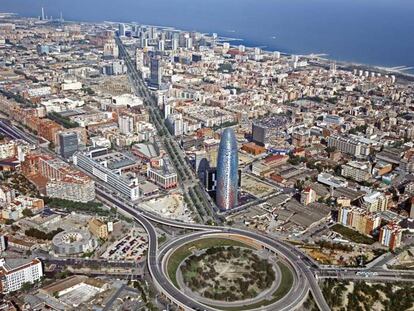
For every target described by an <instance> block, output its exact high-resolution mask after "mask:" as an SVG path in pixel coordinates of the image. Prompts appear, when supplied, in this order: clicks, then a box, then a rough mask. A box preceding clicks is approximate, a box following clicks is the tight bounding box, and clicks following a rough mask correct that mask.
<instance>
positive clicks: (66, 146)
mask: <svg viewBox="0 0 414 311" xmlns="http://www.w3.org/2000/svg"><path fill="white" fill-rule="evenodd" d="M78 149H79V140H78V135H77V134H76V133H71V132H65V133H60V134H59V153H60V155H61V156H62V157H64V158H65V159H68V158H70V157H71V156H73V154H74V153H75V152H76V151H78Z"/></svg>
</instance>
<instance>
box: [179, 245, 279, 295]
mask: <svg viewBox="0 0 414 311" xmlns="http://www.w3.org/2000/svg"><path fill="white" fill-rule="evenodd" d="M180 270H181V274H182V277H183V280H184V283H185V285H186V286H187V287H188V288H190V289H191V290H192V291H193V292H196V293H198V294H199V295H201V296H203V297H205V298H209V299H214V300H222V301H239V300H246V299H251V298H255V297H256V296H257V295H258V293H260V292H262V291H263V290H265V289H267V288H270V286H271V285H272V284H273V282H274V281H275V272H274V270H273V265H272V264H270V263H269V262H268V260H267V259H262V258H260V257H259V256H258V255H257V254H255V253H254V252H253V250H251V249H247V248H241V247H237V246H236V247H234V246H228V247H225V246H217V247H211V248H208V249H206V250H205V251H203V252H201V253H200V254H193V255H190V256H189V257H187V258H186V259H185V261H184V262H183V263H182V264H181V265H180Z"/></svg>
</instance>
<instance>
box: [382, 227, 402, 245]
mask: <svg viewBox="0 0 414 311" xmlns="http://www.w3.org/2000/svg"><path fill="white" fill-rule="evenodd" d="M401 236H402V230H401V227H400V226H399V225H397V224H395V223H389V224H387V225H385V226H384V227H382V228H381V230H380V236H379V241H380V243H381V244H382V245H384V246H387V247H389V248H390V249H391V250H394V249H396V248H397V247H400V245H401Z"/></svg>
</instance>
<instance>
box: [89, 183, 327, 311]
mask: <svg viewBox="0 0 414 311" xmlns="http://www.w3.org/2000/svg"><path fill="white" fill-rule="evenodd" d="M97 194H98V195H99V197H100V199H102V200H104V201H106V202H110V203H111V204H113V205H114V206H115V207H117V208H118V209H120V210H122V212H124V213H127V214H128V215H131V216H132V217H133V218H134V219H135V220H136V221H137V222H138V223H139V224H140V225H142V226H143V227H144V228H145V230H146V232H147V234H148V237H149V246H148V255H147V265H148V269H149V273H150V275H151V277H152V279H153V282H154V284H155V286H156V288H157V289H158V290H159V291H160V292H161V293H162V294H163V295H164V296H165V297H166V298H167V299H168V300H169V301H170V302H171V303H173V304H175V305H176V306H178V307H179V308H181V309H182V310H205V311H207V310H209V311H210V310H211V311H213V310H228V311H238V310H261V311H264V310H278V311H291V310H296V309H297V308H299V307H300V306H301V305H302V303H303V302H304V301H305V300H306V298H307V296H308V293H309V292H311V293H312V296H313V298H314V299H315V302H316V304H317V305H318V307H319V309H320V310H321V311H329V310H330V308H329V306H328V305H327V303H326V300H325V298H324V297H323V294H322V291H321V289H320V288H319V285H318V282H317V279H316V277H315V275H314V273H313V271H312V270H311V266H312V265H313V264H312V263H311V262H308V261H307V260H306V258H304V257H303V256H302V253H301V252H300V251H298V250H297V249H295V247H293V246H291V245H289V244H288V243H286V242H284V241H282V240H279V239H272V238H270V237H267V236H265V235H263V234H260V233H256V232H252V231H248V230H243V229H238V228H228V227H220V226H208V225H200V224H190V223H183V222H179V221H174V220H169V219H163V218H161V217H159V216H157V215H154V214H152V213H150V212H147V211H144V210H141V209H139V208H137V207H136V206H134V205H130V204H126V203H124V202H122V201H120V200H119V199H118V198H114V197H113V196H109V195H108V194H107V192H106V191H102V190H100V189H98V188H97ZM152 222H153V223H157V224H161V225H166V226H170V227H174V228H180V229H186V230H193V232H194V231H195V232H194V233H191V234H186V235H182V236H179V237H176V238H175V239H173V240H170V241H169V242H166V243H165V244H163V245H162V246H161V248H160V247H159V245H158V238H157V231H156V229H155V227H154V225H153V223H152ZM206 238H211V239H213V240H214V242H213V246H214V245H217V239H219V238H224V239H227V240H233V241H238V242H242V243H243V244H244V245H247V246H250V247H253V248H255V249H257V250H264V251H267V252H269V253H270V254H272V255H273V256H275V257H276V258H277V259H278V260H279V262H278V263H277V265H278V266H279V269H280V271H281V275H282V277H283V274H285V275H291V276H292V277H291V280H289V279H287V280H288V282H286V281H284V280H283V279H282V280H281V281H280V284H281V285H280V286H279V287H278V289H277V290H276V292H274V293H273V294H272V295H271V296H270V295H268V296H267V297H265V301H259V302H258V303H255V304H246V305H245V306H243V307H240V306H236V307H233V306H231V303H232V302H228V303H226V306H224V307H220V306H217V303H214V304H213V305H210V304H206V303H205V302H202V301H200V300H197V299H196V298H194V297H193V296H192V295H191V293H187V292H185V291H184V290H182V289H180V288H179V286H178V285H177V279H176V271H177V269H178V267H179V265H180V263H181V262H182V261H183V260H184V259H185V258H186V257H188V256H190V255H191V251H190V252H188V253H187V254H184V255H183V257H182V258H180V260H175V259H174V260H172V261H171V262H172V263H174V264H172V265H171V263H169V266H168V267H167V265H166V262H169V258H170V256H171V254H172V253H174V252H175V251H177V250H178V249H180V248H181V247H182V246H187V245H188V243H190V242H191V243H199V242H198V240H205V239H206ZM211 243H212V242H211V240H210V246H211ZM173 258H174V257H173ZM171 267H174V269H172V268H171ZM168 269H170V271H168ZM171 271H174V272H173V273H171ZM289 272H290V273H289ZM290 282H291V283H292V285H291V286H290V285H289V286H285V285H284V284H290ZM282 285H283V286H282ZM236 303H238V302H236Z"/></svg>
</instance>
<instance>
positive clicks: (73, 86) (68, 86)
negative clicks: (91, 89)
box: [61, 80, 82, 91]
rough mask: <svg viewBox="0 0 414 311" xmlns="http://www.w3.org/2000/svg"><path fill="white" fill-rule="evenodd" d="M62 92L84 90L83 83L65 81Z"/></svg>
mask: <svg viewBox="0 0 414 311" xmlns="http://www.w3.org/2000/svg"><path fill="white" fill-rule="evenodd" d="M61 88H62V91H77V90H80V89H81V88H82V83H81V82H78V81H76V80H65V81H64V82H63V83H62V85H61Z"/></svg>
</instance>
